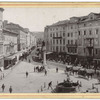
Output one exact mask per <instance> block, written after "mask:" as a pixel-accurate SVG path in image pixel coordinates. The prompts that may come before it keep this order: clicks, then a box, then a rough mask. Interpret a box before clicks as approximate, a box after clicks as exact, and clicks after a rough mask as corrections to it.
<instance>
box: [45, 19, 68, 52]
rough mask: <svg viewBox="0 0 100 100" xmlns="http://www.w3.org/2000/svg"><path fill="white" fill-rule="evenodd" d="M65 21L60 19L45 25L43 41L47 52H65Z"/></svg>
mask: <svg viewBox="0 0 100 100" xmlns="http://www.w3.org/2000/svg"><path fill="white" fill-rule="evenodd" d="M66 26H67V21H60V22H58V23H56V24H53V25H51V26H47V27H45V31H44V41H45V44H46V48H47V51H49V52H58V53H59V52H67V50H66V31H67V30H66Z"/></svg>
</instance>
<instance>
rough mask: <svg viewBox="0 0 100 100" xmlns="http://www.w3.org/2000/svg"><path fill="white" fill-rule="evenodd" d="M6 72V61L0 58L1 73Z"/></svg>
mask: <svg viewBox="0 0 100 100" xmlns="http://www.w3.org/2000/svg"><path fill="white" fill-rule="evenodd" d="M3 70H4V59H3V57H1V58H0V71H3Z"/></svg>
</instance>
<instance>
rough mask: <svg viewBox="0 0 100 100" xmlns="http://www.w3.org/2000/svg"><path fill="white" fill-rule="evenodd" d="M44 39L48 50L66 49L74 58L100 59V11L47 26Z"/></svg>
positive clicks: (59, 50)
mask: <svg viewBox="0 0 100 100" xmlns="http://www.w3.org/2000/svg"><path fill="white" fill-rule="evenodd" d="M62 23H63V25H62ZM44 39H45V43H46V48H47V51H52V52H64V51H65V52H66V53H67V54H68V55H71V56H72V58H76V57H78V58H79V59H81V58H82V59H84V58H85V59H87V60H91V61H92V60H96V61H98V60H99V59H100V13H90V14H89V15H87V16H82V17H71V18H70V20H67V21H66V20H65V21H60V22H57V23H55V24H53V25H50V26H46V27H45V30H44ZM63 39H65V40H63ZM64 41H65V44H64ZM74 60H75V59H74Z"/></svg>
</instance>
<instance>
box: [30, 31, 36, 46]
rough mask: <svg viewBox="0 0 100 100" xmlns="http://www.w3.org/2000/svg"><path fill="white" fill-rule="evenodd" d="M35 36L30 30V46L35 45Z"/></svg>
mask: <svg viewBox="0 0 100 100" xmlns="http://www.w3.org/2000/svg"><path fill="white" fill-rule="evenodd" d="M36 41H37V40H36V37H35V35H34V34H33V33H32V32H30V47H31V48H33V47H34V46H36Z"/></svg>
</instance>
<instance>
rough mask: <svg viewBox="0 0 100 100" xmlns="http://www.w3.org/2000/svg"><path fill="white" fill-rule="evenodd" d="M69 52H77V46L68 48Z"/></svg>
mask: <svg viewBox="0 0 100 100" xmlns="http://www.w3.org/2000/svg"><path fill="white" fill-rule="evenodd" d="M68 53H77V48H68Z"/></svg>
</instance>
